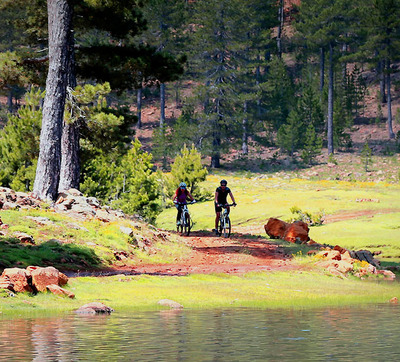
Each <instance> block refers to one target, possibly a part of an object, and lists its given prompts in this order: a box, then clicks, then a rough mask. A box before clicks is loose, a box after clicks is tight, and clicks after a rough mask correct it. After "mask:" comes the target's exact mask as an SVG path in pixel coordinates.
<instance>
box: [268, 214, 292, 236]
mask: <svg viewBox="0 0 400 362" xmlns="http://www.w3.org/2000/svg"><path fill="white" fill-rule="evenodd" d="M287 225H288V224H287V223H286V222H284V221H282V220H279V219H275V218H273V217H271V218H269V220H268V222H267V224H266V225H264V229H265V232H266V233H267V234H268V236H269V237H270V238H271V239H282V238H283V237H284V235H285V232H286V228H287Z"/></svg>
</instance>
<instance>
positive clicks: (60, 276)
mask: <svg viewBox="0 0 400 362" xmlns="http://www.w3.org/2000/svg"><path fill="white" fill-rule="evenodd" d="M65 284H68V277H67V276H66V275H65V274H64V273H61V272H59V274H58V285H65Z"/></svg>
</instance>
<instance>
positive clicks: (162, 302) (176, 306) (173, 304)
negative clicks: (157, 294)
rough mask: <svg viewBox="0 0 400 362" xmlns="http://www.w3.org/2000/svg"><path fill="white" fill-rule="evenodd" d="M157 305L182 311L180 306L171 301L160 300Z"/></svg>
mask: <svg viewBox="0 0 400 362" xmlns="http://www.w3.org/2000/svg"><path fill="white" fill-rule="evenodd" d="M157 304H159V305H162V306H164V307H170V308H171V309H183V305H182V304H180V303H178V302H175V301H173V300H171V299H161V300H159V301H158V303H157Z"/></svg>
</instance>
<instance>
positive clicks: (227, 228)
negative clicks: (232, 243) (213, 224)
mask: <svg viewBox="0 0 400 362" xmlns="http://www.w3.org/2000/svg"><path fill="white" fill-rule="evenodd" d="M223 231H224V238H229V237H230V236H231V220H230V219H229V216H227V217H225V222H224V230H223Z"/></svg>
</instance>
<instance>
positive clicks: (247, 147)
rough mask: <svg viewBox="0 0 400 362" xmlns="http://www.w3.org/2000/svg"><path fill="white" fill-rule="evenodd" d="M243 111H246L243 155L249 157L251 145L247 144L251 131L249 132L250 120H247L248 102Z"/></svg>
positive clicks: (243, 128) (243, 125)
mask: <svg viewBox="0 0 400 362" xmlns="http://www.w3.org/2000/svg"><path fill="white" fill-rule="evenodd" d="M243 110H244V117H243V121H242V130H243V134H242V153H243V154H244V155H247V154H248V153H249V145H248V142H247V139H248V137H249V133H248V132H249V130H248V126H249V125H248V123H249V121H248V119H247V101H246V102H244V106H243Z"/></svg>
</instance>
